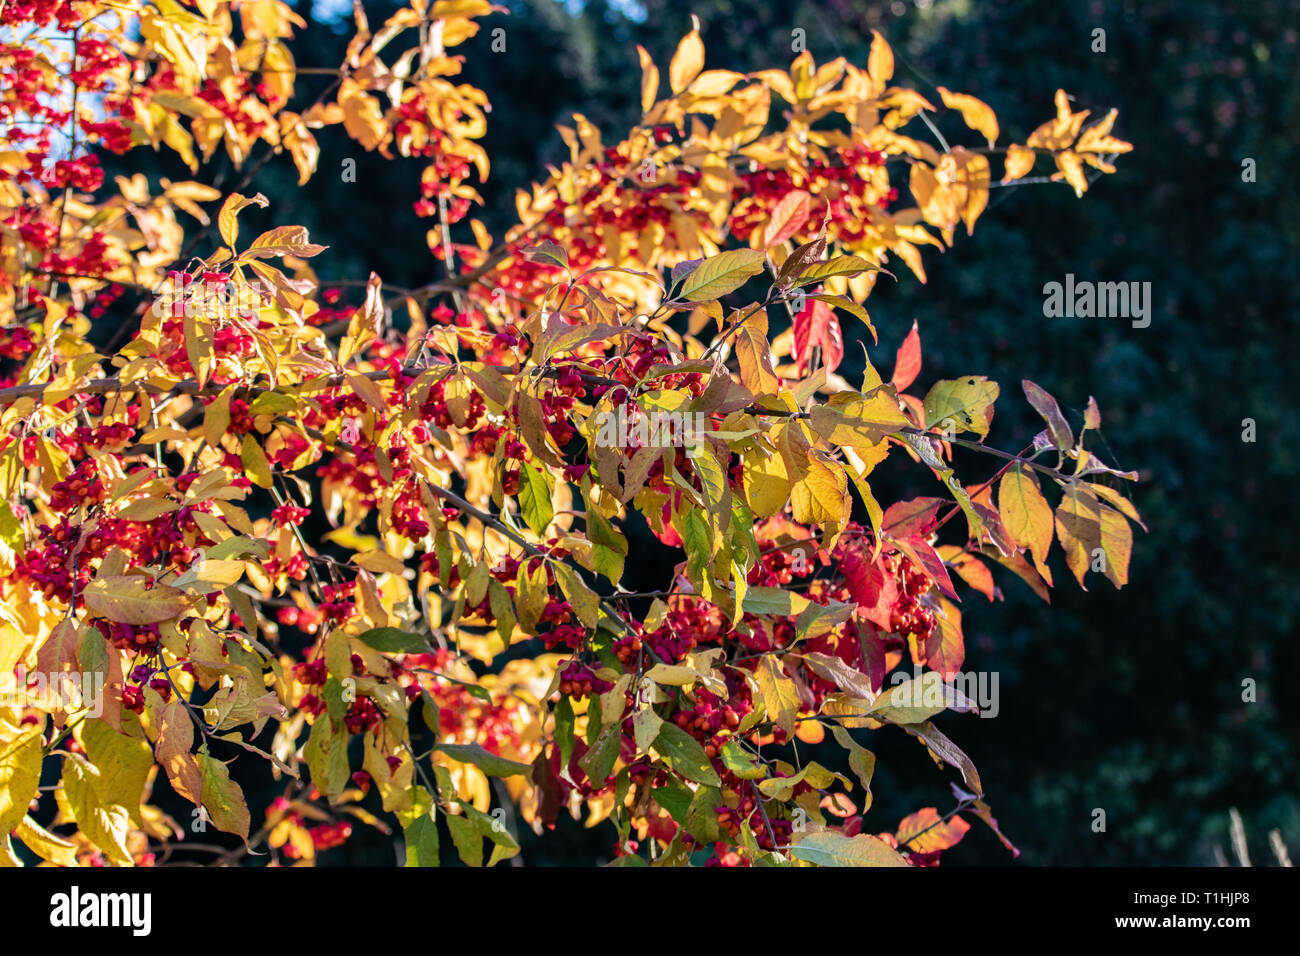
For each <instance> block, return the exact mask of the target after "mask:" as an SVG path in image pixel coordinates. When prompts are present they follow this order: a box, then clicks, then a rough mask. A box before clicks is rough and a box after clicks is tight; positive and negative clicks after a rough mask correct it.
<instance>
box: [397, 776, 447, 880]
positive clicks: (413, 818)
mask: <svg viewBox="0 0 1300 956" xmlns="http://www.w3.org/2000/svg"><path fill="white" fill-rule="evenodd" d="M434 814H435V810H434V805H433V797H432V796H430V795H429V791H428V790H426V789H424V787H413V788H412V789H411V807H410V809H409V810H398V811H397V822H398V823H400V824H401V825H402V835H403V836H404V837H405V838H406V865H407V866H437V865H438V821H437V818H436V817H435V816H434Z"/></svg>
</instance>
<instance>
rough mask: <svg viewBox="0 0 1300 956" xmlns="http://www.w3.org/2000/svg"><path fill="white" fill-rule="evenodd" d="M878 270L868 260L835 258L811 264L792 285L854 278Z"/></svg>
mask: <svg viewBox="0 0 1300 956" xmlns="http://www.w3.org/2000/svg"><path fill="white" fill-rule="evenodd" d="M879 268H880V266H879V265H877V264H876V263H874V262H872V261H871V260H870V259H864V258H862V256H836V257H835V258H834V259H827V260H826V261H825V262H814V263H812V264H811V265H810V266H808V268H806V269H804V270H803V271H802V272H800V273H799V277H798V278H797V279H795V281H794V284H795V285H811V284H812V283H814V282H822V281H823V280H825V279H829V278H831V277H832V276H856V275H861V274H862V273H863V272H868V271H870V270H871V269H879Z"/></svg>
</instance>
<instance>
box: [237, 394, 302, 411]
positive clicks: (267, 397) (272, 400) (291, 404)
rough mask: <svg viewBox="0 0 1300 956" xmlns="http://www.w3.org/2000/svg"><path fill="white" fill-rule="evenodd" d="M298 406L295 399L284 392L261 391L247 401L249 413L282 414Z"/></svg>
mask: <svg viewBox="0 0 1300 956" xmlns="http://www.w3.org/2000/svg"><path fill="white" fill-rule="evenodd" d="M297 407H298V403H297V401H296V400H295V399H294V398H293V396H291V395H286V394H284V392H263V393H262V394H261V395H259V396H257V398H255V399H253V400H252V401H251V402H249V403H248V412H249V414H250V415H283V414H285V413H286V412H291V411H293V410H294V409H295V408H297Z"/></svg>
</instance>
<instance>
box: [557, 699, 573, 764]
mask: <svg viewBox="0 0 1300 956" xmlns="http://www.w3.org/2000/svg"><path fill="white" fill-rule="evenodd" d="M573 725H574V717H573V702H572V701H571V700H569V698H567V697H561V698H560V702H559V703H558V704H556V705H555V742H556V744H557V745H559V748H560V767H561V769H563V768H564V767H567V766H568V765H569V758H570V757H571V756H573Z"/></svg>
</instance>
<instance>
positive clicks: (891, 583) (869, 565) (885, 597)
mask: <svg viewBox="0 0 1300 956" xmlns="http://www.w3.org/2000/svg"><path fill="white" fill-rule="evenodd" d="M840 568H841V569H842V570H843V571H844V581H845V583H846V584H847V585H848V589H849V596H850V597H851V598H853V600H854V601H856V602H857V604H858V610H859V611H860V612H861V616H862V617H865V618H866V619H867V620H868V621H870V622H871V623H872V624H875V625H876V626H877V627H879V628H881V629H883V630H886V631H888V630H889V612H890V610H891V609H892V608H893V606H894V602H895V601H897V600H898V584H897V583H896V582H895V580H894V576H893V575H892V574H890V573H888V572H887V571H886V570H885V569H884V568H883V567H881V565H880V555H876V559H875V560H874V561H871V560H868V558H867V552H866V548H865V547H863V546H862V545H860V544H855V545H853V546H851V547H850V548H848V550H846V551H845V552H844V558H843V559H842V560H841V561H840Z"/></svg>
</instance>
